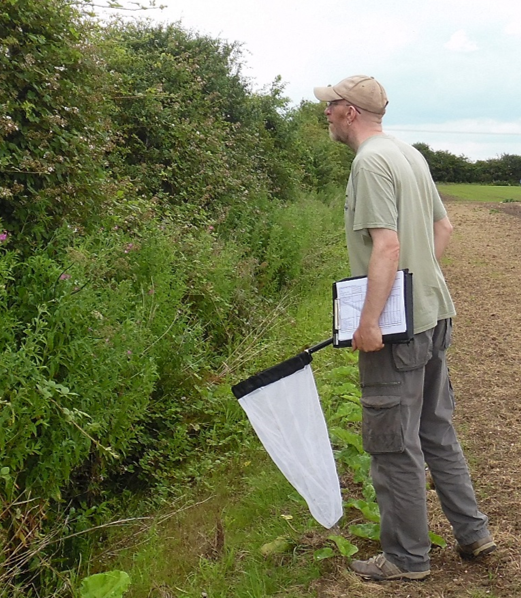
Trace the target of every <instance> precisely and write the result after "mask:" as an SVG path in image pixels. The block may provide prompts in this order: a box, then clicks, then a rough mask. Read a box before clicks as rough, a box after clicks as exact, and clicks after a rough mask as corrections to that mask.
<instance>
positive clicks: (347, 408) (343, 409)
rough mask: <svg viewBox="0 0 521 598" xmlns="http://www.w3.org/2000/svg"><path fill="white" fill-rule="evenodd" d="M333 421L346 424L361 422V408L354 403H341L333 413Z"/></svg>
mask: <svg viewBox="0 0 521 598" xmlns="http://www.w3.org/2000/svg"><path fill="white" fill-rule="evenodd" d="M335 419H341V420H343V421H347V422H360V421H362V408H361V407H360V406H359V405H356V404H355V403H350V402H347V403H342V405H340V407H339V408H338V410H337V412H336V413H335Z"/></svg>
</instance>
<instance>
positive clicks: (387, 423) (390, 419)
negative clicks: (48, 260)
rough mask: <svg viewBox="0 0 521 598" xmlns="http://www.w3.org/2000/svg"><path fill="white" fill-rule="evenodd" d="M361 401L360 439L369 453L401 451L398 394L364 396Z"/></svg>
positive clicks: (401, 439) (401, 431) (401, 434)
mask: <svg viewBox="0 0 521 598" xmlns="http://www.w3.org/2000/svg"><path fill="white" fill-rule="evenodd" d="M361 402H362V440H363V446H364V450H365V451H366V452H368V453H370V454H371V455H378V454H381V453H402V452H403V451H404V449H405V446H404V441H403V430H402V413H401V404H400V397H399V396H365V397H362V399H361Z"/></svg>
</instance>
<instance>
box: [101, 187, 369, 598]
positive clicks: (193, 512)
mask: <svg viewBox="0 0 521 598" xmlns="http://www.w3.org/2000/svg"><path fill="white" fill-rule="evenodd" d="M330 203H331V206H328V207H327V209H323V207H321V208H320V209H318V210H317V204H315V205H314V204H313V202H308V203H307V206H306V203H303V204H302V205H301V206H300V208H299V212H300V214H301V218H303V219H304V220H306V219H308V218H310V217H312V218H313V221H314V222H315V231H316V232H315V234H314V235H313V237H312V238H313V240H314V242H313V244H310V246H309V248H308V252H307V254H306V256H305V258H304V263H305V264H306V267H305V268H303V273H302V275H301V277H300V278H299V279H298V281H297V282H296V283H295V285H294V288H293V289H292V292H291V296H292V298H291V302H290V305H289V306H288V307H287V308H286V310H285V313H284V314H281V316H280V317H278V318H277V322H276V325H274V326H273V328H272V330H271V333H270V334H269V335H268V338H267V339H264V341H265V342H266V345H265V351H264V354H263V355H262V356H257V357H255V358H253V359H251V360H249V362H248V364H247V365H246V366H245V367H244V368H243V369H242V372H241V377H244V376H246V375H247V374H249V373H254V372H255V371H257V370H258V369H261V368H264V367H268V366H270V365H274V364H275V363H277V362H278V361H280V360H283V359H286V358H289V357H291V356H293V355H294V354H296V353H298V352H300V351H302V350H303V349H305V348H307V347H309V346H310V345H313V344H315V343H317V342H319V341H321V340H325V339H326V338H328V337H329V336H330V334H331V300H332V298H331V284H332V282H333V281H334V280H337V279H339V278H342V277H345V276H348V275H349V269H348V263H347V253H346V249H345V243H344V236H343V232H342V231H341V227H339V226H338V223H339V222H341V218H342V207H343V196H342V194H340V193H338V192H337V193H336V195H335V197H334V198H333V199H332V200H331V199H330ZM322 206H323V204H322ZM290 212H291V209H290ZM306 212H308V213H307V214H306ZM294 216H295V215H291V220H292V221H293V222H294ZM317 223H321V225H322V226H321V230H320V234H318V232H319V231H318V230H317V228H316V225H317ZM259 340H260V339H259ZM312 366H313V371H314V373H315V378H316V381H317V386H318V389H319V394H320V396H321V399H322V404H323V409H324V412H325V416H326V419H327V420H328V421H329V424H330V426H331V428H332V430H333V438H334V441H335V447H336V449H337V456H338V458H339V460H340V461H339V469H340V470H342V469H343V466H342V460H343V461H344V462H346V463H348V462H350V461H351V462H354V461H356V456H357V455H360V459H359V463H358V466H359V470H360V469H363V475H361V476H359V478H358V480H359V481H360V482H361V483H362V484H361V486H360V493H359V498H360V499H363V491H364V488H365V490H366V494H367V497H368V499H369V500H371V496H370V495H371V494H372V491H371V488H372V487H371V486H370V482H369V481H368V478H367V466H368V461H367V456H365V455H362V451H361V443H360V438H359V436H358V434H357V432H356V430H355V429H354V428H353V431H352V432H351V434H352V437H351V438H347V439H346V437H344V438H342V434H344V433H345V434H349V432H348V430H349V425H350V424H349V421H348V420H351V421H352V420H358V421H359V420H360V413H359V410H360V406H359V402H358V390H357V386H356V379H357V371H356V355H355V354H353V353H351V352H350V351H348V350H336V349H333V348H331V347H328V348H325V349H323V350H321V351H319V352H317V353H315V354H314V358H313V363H312ZM233 378H234V379H233V380H229V381H228V384H225V385H224V387H225V388H226V389H227V392H228V393H229V400H231V401H235V399H234V398H233V397H232V395H231V392H230V389H229V382H230V381H231V382H237V381H238V380H237V375H236V376H234V377H233ZM346 397H348V402H347V403H346ZM346 404H347V405H350V406H351V407H352V409H349V407H346ZM243 418H245V415H243ZM346 424H347V425H346ZM248 425H249V424H248ZM335 428H336V429H337V434H338V435H337V436H335V433H334V430H335ZM353 445H355V447H356V448H353ZM364 484H365V486H364ZM183 501H184V504H185V506H186V510H181V508H182V507H180V506H179V505H178V504H177V503H176V504H175V505H172V506H171V507H169V508H168V509H167V510H166V513H171V518H170V519H168V521H167V522H166V523H164V524H158V525H152V526H151V527H150V529H149V530H148V531H146V532H144V533H140V534H138V540H137V541H136V540H135V539H133V536H132V534H126V532H125V531H122V530H119V531H117V532H116V533H115V534H114V536H113V537H112V538H111V540H110V541H109V542H108V543H105V547H104V549H103V555H101V556H98V557H97V558H96V559H95V560H94V561H93V570H107V569H122V570H124V571H126V572H128V573H129V575H130V578H131V580H132V585H131V588H130V590H129V593H128V596H129V597H135V598H141V597H145V596H153V597H156V596H157V597H158V598H159V597H160V596H162V594H161V592H171V593H172V594H173V595H175V593H176V592H181V594H182V595H186V596H194V597H195V596H201V593H202V592H205V593H206V594H207V595H208V596H215V597H219V596H223V597H224V596H230V595H234V596H252V597H258V598H261V597H264V596H270V595H280V596H282V595H284V596H294V597H295V598H296V597H297V596H304V595H308V596H313V595H316V593H315V589H314V582H315V581H316V580H317V579H318V578H319V577H320V576H321V574H322V573H323V572H324V568H325V569H327V568H328V567H330V566H331V565H328V564H327V562H326V560H325V559H326V558H327V557H331V556H337V557H339V558H341V557H340V555H341V554H342V552H339V549H338V548H336V547H337V546H338V545H340V546H342V547H343V548H344V547H345V544H343V539H342V537H341V535H340V534H341V532H340V531H338V532H337V533H336V534H332V532H331V531H327V530H323V529H322V528H320V526H319V525H318V524H317V523H316V522H315V521H314V520H313V518H312V517H311V515H310V514H309V511H308V509H307V506H306V504H305V502H304V501H303V499H302V498H300V497H299V495H298V494H297V493H296V491H295V490H294V489H293V488H292V487H291V486H290V485H289V483H288V482H287V480H285V478H284V477H283V476H282V474H281V473H280V472H279V471H278V470H277V468H276V467H275V466H274V464H273V463H272V462H271V460H270V459H269V457H268V456H267V455H266V453H265V451H264V449H263V448H262V447H261V446H260V445H259V442H258V441H257V440H256V439H255V438H253V439H250V441H249V442H247V443H246V444H245V445H244V446H243V447H242V449H241V450H239V451H238V452H237V453H236V455H235V456H234V457H233V458H232V460H231V461H228V462H227V463H226V464H225V465H221V466H220V467H215V468H213V469H212V472H208V478H207V479H206V480H204V483H203V481H201V482H200V483H199V485H198V486H197V487H196V488H195V489H194V491H193V493H192V492H191V491H188V495H187V496H185V497H184V498H183ZM358 506H361V503H360V502H358ZM178 509H179V510H180V511H181V512H179V513H177V514H176V511H177V510H178ZM172 512H173V513H174V514H172ZM160 520H161V515H160V516H158V517H157V518H156V519H155V521H156V522H157V521H160ZM359 531H360V532H362V533H363V532H364V530H359ZM365 531H367V530H365ZM373 531H374V530H373ZM143 536H144V537H143ZM330 536H335V537H336V540H335V539H333V540H329V539H328V538H329V537H330ZM365 536H366V537H367V534H365ZM351 538H354V536H353V534H351ZM141 542H144V543H143V544H142V545H141V546H140V545H139V544H140V543H141ZM345 543H346V544H349V542H347V540H346V542H345ZM136 544H137V546H136ZM111 545H112V546H113V547H114V548H113V549H111ZM111 554H113V555H114V556H111Z"/></svg>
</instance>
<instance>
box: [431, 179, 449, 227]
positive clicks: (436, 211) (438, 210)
mask: <svg viewBox="0 0 521 598" xmlns="http://www.w3.org/2000/svg"><path fill="white" fill-rule="evenodd" d="M432 187H433V191H432V195H433V201H432V217H433V220H434V222H438V220H441V219H442V218H445V216H446V215H447V210H446V209H445V206H444V205H443V202H442V201H441V197H440V194H439V193H438V189H437V188H436V185H435V184H434V182H433V183H432Z"/></svg>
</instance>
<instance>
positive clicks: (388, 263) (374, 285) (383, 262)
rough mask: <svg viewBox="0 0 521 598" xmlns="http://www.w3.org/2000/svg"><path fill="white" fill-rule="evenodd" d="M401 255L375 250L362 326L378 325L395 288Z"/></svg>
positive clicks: (372, 256)
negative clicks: (366, 324)
mask: <svg viewBox="0 0 521 598" xmlns="http://www.w3.org/2000/svg"><path fill="white" fill-rule="evenodd" d="M398 261H399V253H398V252H396V251H388V250H386V248H381V249H378V248H373V253H372V255H371V261H370V262H369V271H368V275H367V294H366V299H365V303H364V307H363V309H362V313H361V316H360V324H361V325H362V324H364V323H368V324H374V323H378V320H379V319H380V315H381V314H382V311H383V310H384V307H385V304H386V302H387V299H388V298H389V295H390V293H391V289H392V287H393V284H394V281H395V278H396V272H397V270H398Z"/></svg>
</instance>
